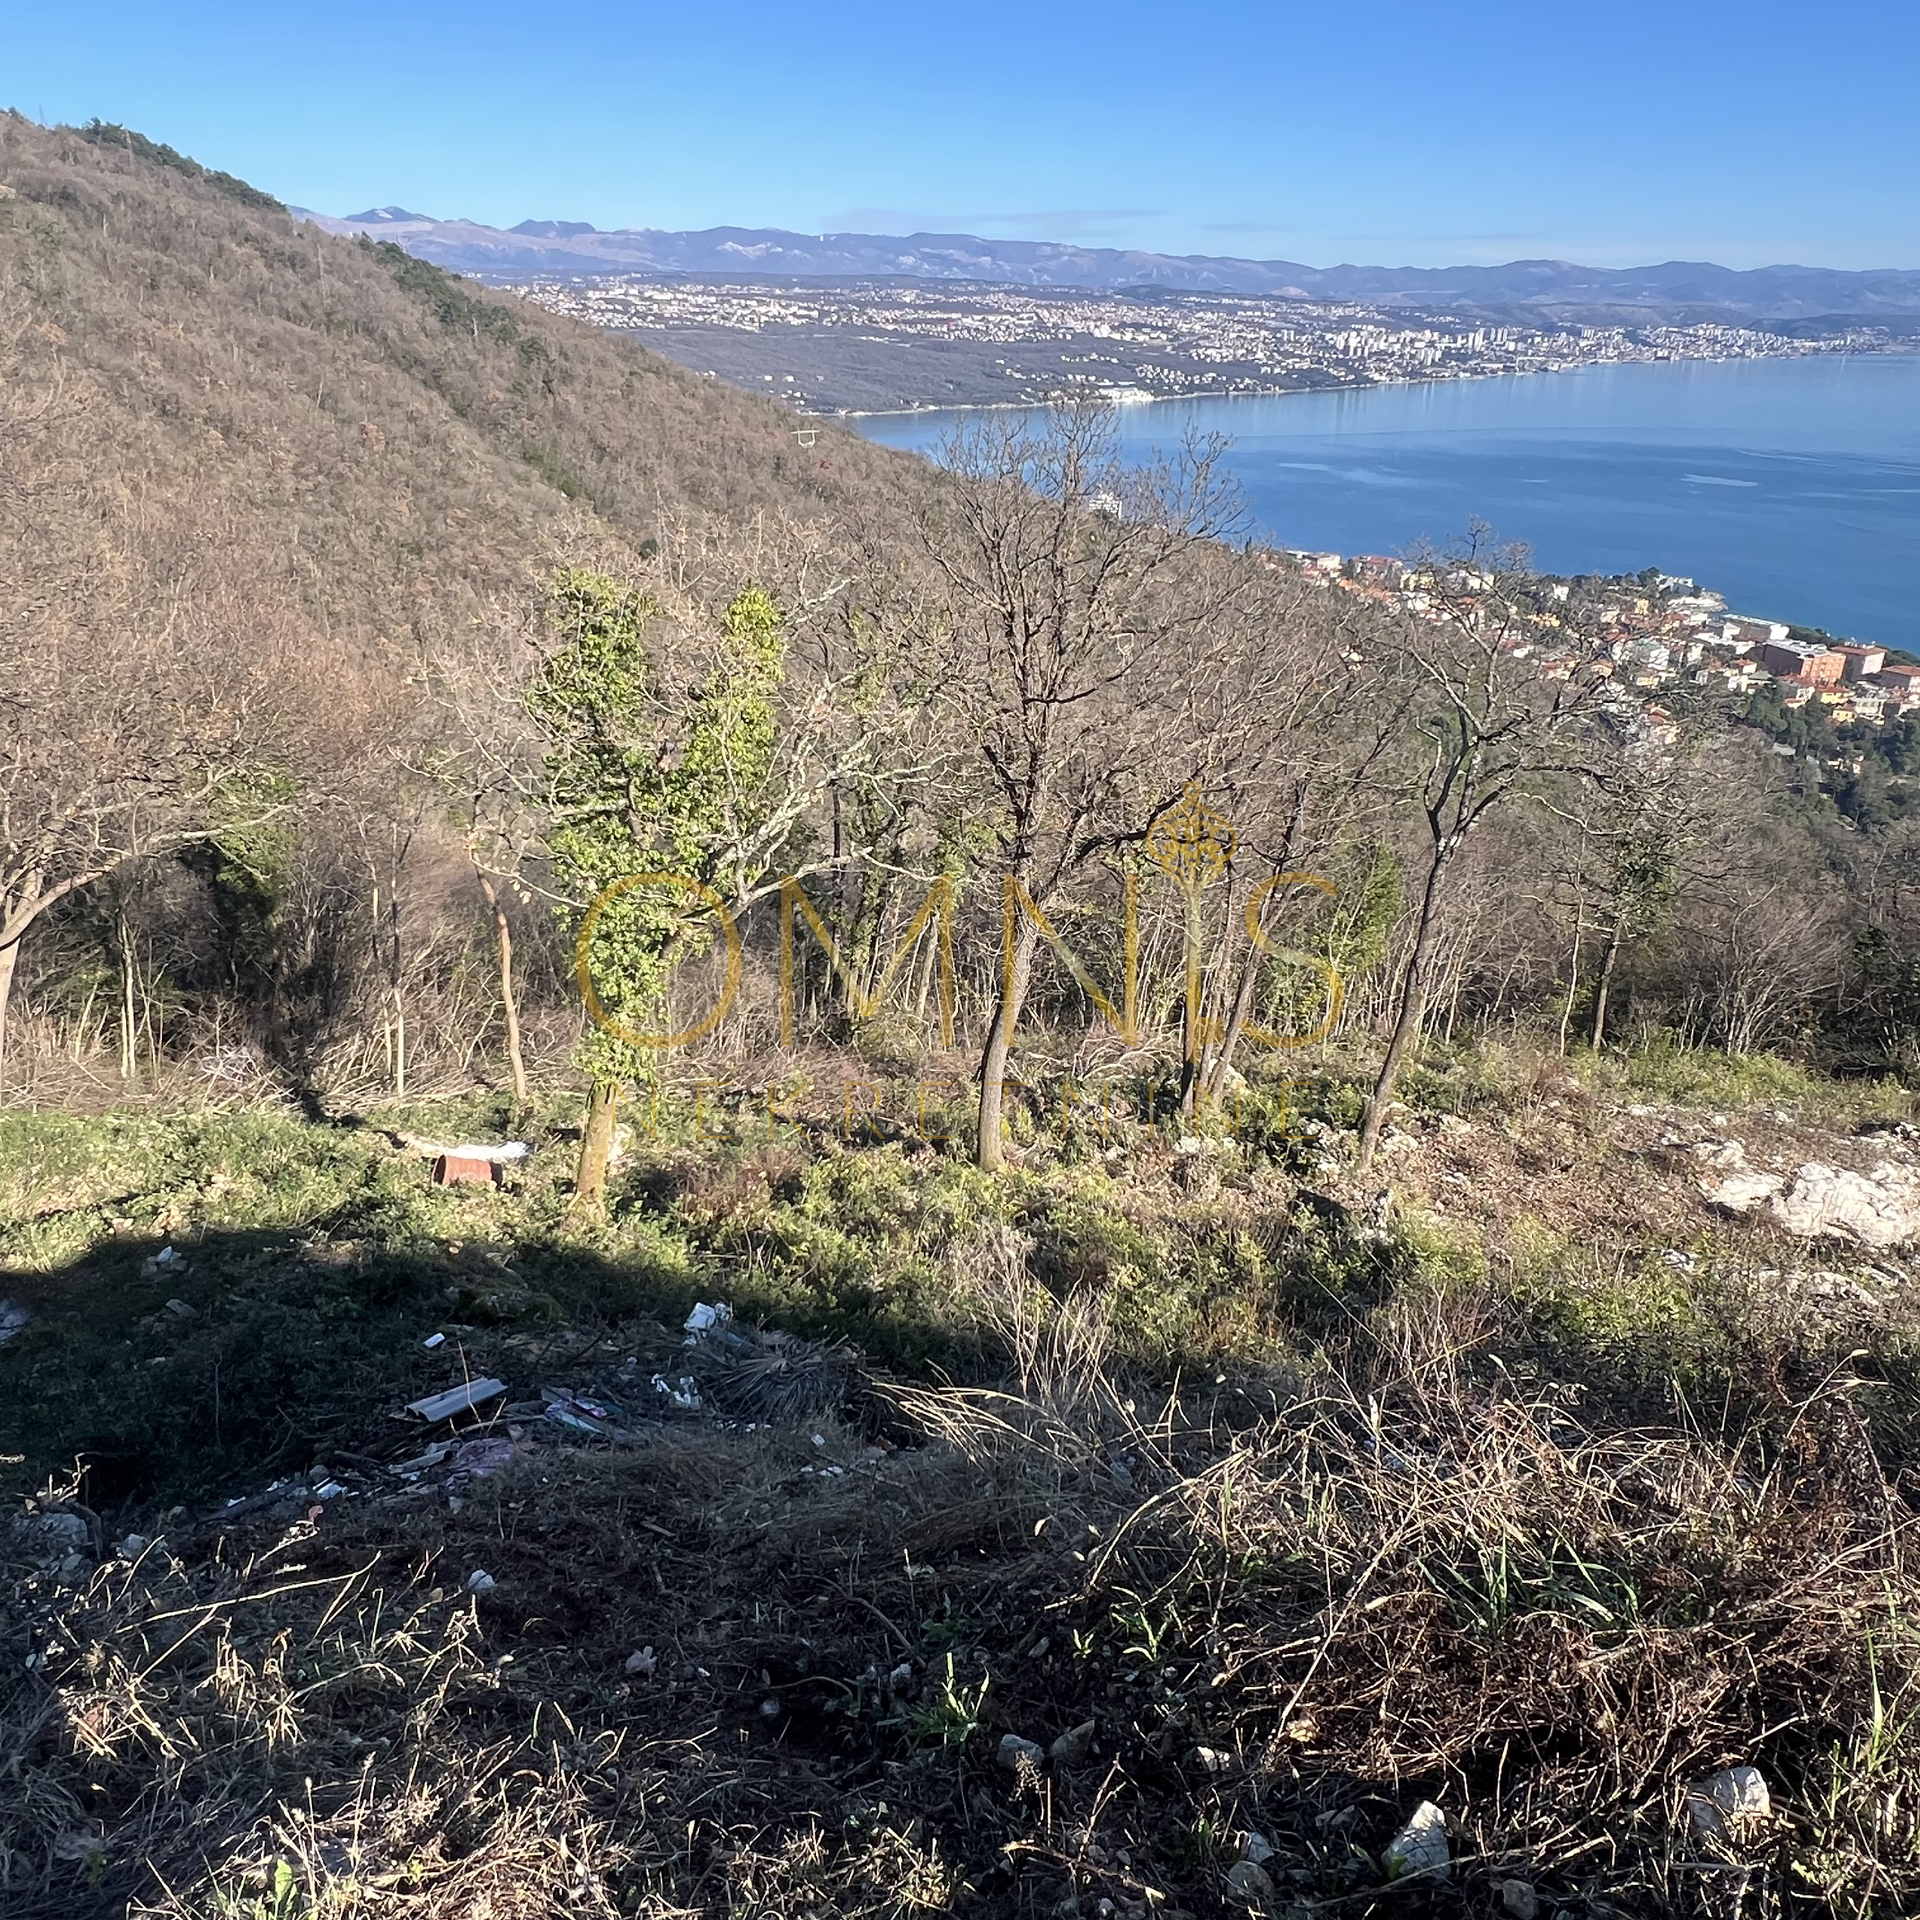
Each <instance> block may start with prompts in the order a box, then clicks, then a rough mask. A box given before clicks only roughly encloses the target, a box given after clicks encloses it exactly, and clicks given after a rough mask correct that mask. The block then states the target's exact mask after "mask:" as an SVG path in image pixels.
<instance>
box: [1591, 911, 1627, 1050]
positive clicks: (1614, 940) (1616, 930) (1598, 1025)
mask: <svg viewBox="0 0 1920 1920" xmlns="http://www.w3.org/2000/svg"><path fill="white" fill-rule="evenodd" d="M1626 938H1627V916H1626V915H1625V914H1624V913H1616V914H1615V915H1614V917H1613V931H1612V933H1610V934H1609V935H1608V936H1607V957H1606V958H1605V959H1604V960H1603V961H1602V962H1601V963H1600V984H1599V986H1597V987H1596V988H1595V989H1594V992H1593V1046H1594V1051H1595V1052H1596V1053H1597V1052H1598V1051H1599V1050H1600V1047H1601V1045H1602V1044H1603V1043H1604V1042H1605V1040H1606V1037H1607V996H1608V995H1609V994H1610V993H1612V991H1613V969H1614V963H1615V962H1616V961H1618V959H1619V958H1620V949H1621V947H1622V946H1623V945H1625V943H1626Z"/></svg>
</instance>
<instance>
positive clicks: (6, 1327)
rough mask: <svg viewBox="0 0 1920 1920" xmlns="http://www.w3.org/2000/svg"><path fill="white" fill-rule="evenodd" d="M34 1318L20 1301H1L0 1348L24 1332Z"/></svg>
mask: <svg viewBox="0 0 1920 1920" xmlns="http://www.w3.org/2000/svg"><path fill="white" fill-rule="evenodd" d="M32 1318H33V1315H32V1314H30V1313H29V1312H28V1311H27V1310H26V1308H25V1307H23V1306H22V1305H21V1304H20V1302H19V1301H18V1300H0V1347H4V1346H5V1345H6V1344H7V1342H8V1341H9V1340H11V1339H12V1338H13V1336H14V1335H15V1334H16V1333H20V1332H22V1331H23V1330H24V1329H25V1327H26V1324H27V1322H28V1321H29V1320H31V1319H32Z"/></svg>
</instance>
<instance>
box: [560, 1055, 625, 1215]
mask: <svg viewBox="0 0 1920 1920" xmlns="http://www.w3.org/2000/svg"><path fill="white" fill-rule="evenodd" d="M619 1097H620V1089H619V1088H618V1087H617V1086H614V1085H613V1084H612V1083H611V1082H603V1081H599V1080H596V1081H595V1082H594V1083H593V1087H592V1090H591V1091H590V1092H589V1093H588V1095H587V1124H586V1125H585V1127H584V1128H582V1129H581V1133H580V1166H579V1170H578V1171H577V1172H576V1173H575V1174H574V1177H573V1206H572V1207H571V1209H570V1211H571V1212H574V1213H597V1212H599V1211H600V1209H601V1208H602V1207H603V1206H605V1204H606V1198H607V1168H608V1167H609V1166H610V1165H611V1164H612V1161H613V1121H614V1114H615V1111H616V1108H617V1106H618V1103H619Z"/></svg>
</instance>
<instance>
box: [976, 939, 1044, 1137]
mask: <svg viewBox="0 0 1920 1920" xmlns="http://www.w3.org/2000/svg"><path fill="white" fill-rule="evenodd" d="M1039 944H1040V929H1039V928H1038V927H1036V926H1035V925H1034V924H1033V922H1032V921H1031V920H1030V919H1028V918H1027V916H1026V915H1025V914H1022V915H1021V916H1020V924H1019V930H1018V931H1017V932H1016V933H1015V935H1014V941H1013V963H1012V965H1011V966H1009V967H1007V968H1006V969H1005V974H1004V977H1003V978H1002V980H1001V982H1000V998H999V1003H998V1004H997V1005H996V1006H995V1008H994V1012H993V1025H992V1026H991V1027H990V1028H989V1029H988V1030H987V1050H986V1053H985V1054H984V1055H983V1056H982V1058H981V1061H980V1140H979V1144H978V1146H977V1147H976V1148H975V1161H976V1164H978V1165H979V1166H981V1167H983V1168H985V1169H986V1171H987V1172H989V1173H998V1172H999V1171H1000V1170H1001V1169H1002V1168H1003V1167H1004V1166H1005V1165H1006V1164H1007V1156H1006V1148H1005V1146H1004V1144H1003V1143H1002V1141H1001V1138H1000V1125H1001V1115H1002V1113H1003V1112H1004V1110H1005V1106H1006V1077H1007V1056H1008V1055H1009V1054H1010V1053H1011V1052H1012V1051H1013V1035H1014V1030H1015V1029H1016V1028H1017V1027H1018V1026H1019V1024H1020V1009H1021V1008H1022V1007H1023V1006H1024V1005H1025V1004H1026V998H1027V986H1028V983H1029V982H1030V981H1031V980H1032V978H1033V956H1034V953H1035V950H1036V949H1037V948H1038V946H1039Z"/></svg>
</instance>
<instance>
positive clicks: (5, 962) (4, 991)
mask: <svg viewBox="0 0 1920 1920" xmlns="http://www.w3.org/2000/svg"><path fill="white" fill-rule="evenodd" d="M19 963H20V943H19V941H17V940H16V941H14V942H13V943H12V944H11V945H10V946H5V947H0V1086H4V1085H5V1084H6V1070H7V1003H8V1001H10V1000H11V999H12V998H13V974H14V969H15V968H16V967H17V966H18V965H19Z"/></svg>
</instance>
